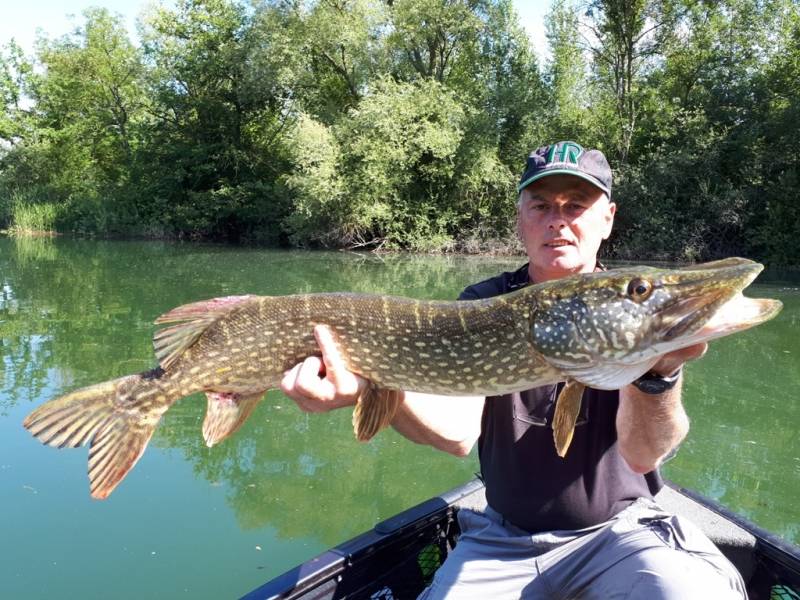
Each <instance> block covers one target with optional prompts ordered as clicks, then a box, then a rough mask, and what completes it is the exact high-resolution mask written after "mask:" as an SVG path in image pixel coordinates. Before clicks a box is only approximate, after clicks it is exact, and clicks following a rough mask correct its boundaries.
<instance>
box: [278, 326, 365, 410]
mask: <svg viewBox="0 0 800 600" xmlns="http://www.w3.org/2000/svg"><path fill="white" fill-rule="evenodd" d="M314 337H315V338H317V344H319V349H320V351H321V352H322V357H319V356H309V357H308V358H307V359H305V360H304V361H303V362H301V363H300V364H297V365H295V366H294V367H293V368H292V369H290V370H288V371H286V373H284V374H283V379H282V380H281V391H282V392H283V393H284V394H286V395H287V396H289V398H291V399H292V400H294V401H295V402H296V403H297V405H298V406H299V407H300V408H301V409H302V410H304V411H306V412H327V411H329V410H333V409H335V408H342V407H343V406H353V405H355V404H356V401H357V400H358V398H359V396H360V395H361V394H362V393H363V391H364V390H365V389H366V387H367V385H369V382H368V381H367V380H366V379H364V378H363V377H361V376H359V375H356V374H355V373H352V372H351V371H348V370H347V367H346V366H345V362H344V358H343V357H342V355H341V353H340V352H339V348H338V347H337V346H336V343H335V342H334V340H333V335H332V334H331V331H330V329H328V328H327V327H326V326H325V325H317V326H316V327H315V328H314Z"/></svg>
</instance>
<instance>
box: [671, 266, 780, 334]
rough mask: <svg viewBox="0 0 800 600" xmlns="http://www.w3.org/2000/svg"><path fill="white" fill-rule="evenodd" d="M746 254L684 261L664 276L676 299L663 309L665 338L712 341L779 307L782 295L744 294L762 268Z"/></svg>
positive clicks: (760, 319)
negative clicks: (697, 262)
mask: <svg viewBox="0 0 800 600" xmlns="http://www.w3.org/2000/svg"><path fill="white" fill-rule="evenodd" d="M763 268H764V267H763V265H760V264H759V263H756V262H753V261H751V260H747V259H744V258H727V259H724V260H718V261H714V262H710V263H705V264H702V265H695V266H690V267H684V268H682V269H679V270H677V271H675V272H674V273H673V274H670V275H667V276H665V277H664V278H663V280H662V284H663V286H664V288H665V289H667V290H668V291H669V292H670V293H671V294H672V295H674V297H675V300H674V301H673V302H672V303H670V304H668V305H667V306H665V307H664V309H663V310H662V311H660V314H659V317H660V320H661V336H660V337H661V339H662V341H663V342H668V343H669V342H675V341H677V340H680V341H681V344H680V345H681V346H683V345H689V344H695V343H699V342H705V341H709V340H712V339H715V338H718V337H722V336H725V335H729V334H731V333H735V332H737V331H742V330H745V329H749V328H750V327H753V326H755V325H758V324H760V323H763V322H764V321H767V320H769V319H771V318H772V317H774V316H775V315H776V314H778V312H780V310H781V308H782V306H783V304H782V303H781V302H780V301H779V300H772V299H756V298H747V297H745V296H744V295H743V294H742V290H744V289H745V288H746V287H747V286H748V285H750V284H751V283H752V282H753V280H754V279H755V278H756V277H757V276H758V274H759V273H760V272H761V271H762V270H763Z"/></svg>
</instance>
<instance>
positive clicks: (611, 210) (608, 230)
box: [603, 200, 617, 240]
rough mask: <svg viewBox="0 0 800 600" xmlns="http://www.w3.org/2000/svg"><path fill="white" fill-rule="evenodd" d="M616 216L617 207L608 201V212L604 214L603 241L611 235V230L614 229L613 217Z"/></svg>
mask: <svg viewBox="0 0 800 600" xmlns="http://www.w3.org/2000/svg"><path fill="white" fill-rule="evenodd" d="M615 214H617V205H616V204H614V203H613V202H611V201H610V200H609V202H608V212H607V213H606V230H605V232H604V233H603V239H604V240H607V239H608V237H609V236H610V235H611V229H612V227H614V215H615Z"/></svg>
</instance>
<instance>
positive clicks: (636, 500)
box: [282, 142, 746, 600]
mask: <svg viewBox="0 0 800 600" xmlns="http://www.w3.org/2000/svg"><path fill="white" fill-rule="evenodd" d="M518 191H519V201H518V204H517V230H518V234H519V236H520V239H521V240H522V242H523V244H524V246H525V251H526V253H527V255H528V260H529V263H528V264H527V265H525V266H524V267H522V268H521V269H519V270H517V271H516V272H513V273H504V274H503V275H500V276H498V277H495V278H492V279H489V280H486V281H483V282H481V283H478V284H476V285H473V286H470V287H468V288H467V289H466V290H464V292H463V293H462V294H461V298H462V299H476V298H485V297H490V296H495V295H499V294H503V293H507V292H510V291H511V290H513V289H517V288H519V287H522V286H525V285H528V284H530V283H538V282H543V281H548V280H552V279H559V278H562V277H566V276H568V275H572V274H576V273H589V272H592V271H594V270H596V269H599V268H602V267H601V266H600V265H599V263H598V261H597V253H598V250H599V248H600V244H601V243H602V242H603V240H605V239H606V238H608V236H609V235H610V233H611V228H612V225H613V222H614V214H615V212H616V205H615V204H614V203H613V202H611V199H610V196H611V169H610V167H609V165H608V162H607V161H606V159H605V157H604V156H603V154H602V153H601V152H599V151H597V150H588V151H587V150H584V149H583V148H581V147H580V146H579V145H578V144H575V143H574V142H559V143H556V144H552V145H550V146H544V147H542V148H539V149H538V150H536V151H534V152H533V153H531V155H530V157H529V158H528V161H527V164H526V168H525V171H524V172H523V175H522V178H521V180H520V184H519V188H518ZM315 334H316V336H317V340H318V342H319V344H320V348H321V350H322V358H321V359H320V358H316V357H312V358H309V359H307V360H306V361H304V362H303V363H302V364H300V365H297V366H296V367H295V368H293V369H292V370H291V371H288V372H287V373H286V375H285V377H284V380H283V382H282V389H283V391H284V392H285V393H286V394H287V395H289V396H290V397H292V398H293V399H294V400H295V401H296V402H297V404H298V405H299V406H300V407H301V408H302V409H303V410H306V411H311V412H319V411H326V410H330V409H332V408H337V407H341V406H348V405H352V404H354V403H355V401H356V398H357V397H358V395H359V394H360V392H361V391H362V390H363V389H364V386H365V385H366V382H365V380H363V379H362V378H360V377H358V376H356V375H354V374H352V373H350V372H348V371H347V370H346V369H345V368H344V367H343V363H342V360H341V357H340V356H339V354H338V351H337V348H336V344H335V340H334V339H333V338H332V335H331V332H330V331H329V330H327V329H326V328H324V327H318V328H317V330H316V331H315ZM705 350H706V345H705V344H700V345H696V346H692V347H689V348H684V349H682V350H679V351H675V352H672V353H670V354H667V355H665V356H664V357H662V359H661V360H660V361H659V362H658V363H657V364H656V365H655V366H654V367H653V369H652V370H651V371H650V372H649V373H648V374H646V375H645V376H643V377H642V378H641V379H639V380H637V381H636V382H634V383H633V384H631V385H628V386H625V387H624V388H623V389H621V390H619V391H601V390H594V389H591V388H587V389H586V391H585V392H584V395H583V401H582V409H581V415H580V417H579V419H578V425H577V427H576V431H575V436H574V439H573V441H572V445H571V446H570V449H569V452H568V453H567V455H566V457H565V458H563V459H562V458H560V457H558V456H557V455H556V452H555V448H554V445H553V434H552V425H551V423H552V418H553V411H554V405H555V399H556V397H557V396H558V393H559V391H560V389H561V384H559V385H558V386H544V387H540V388H536V389H533V390H528V391H525V392H522V393H517V394H512V395H507V396H502V397H494V398H486V399H484V398H474V397H473V398H453V397H432V396H426V395H423V394H416V393H411V392H406V393H405V396H404V400H403V403H402V404H401V407H400V409H399V411H398V414H397V416H396V417H395V419H394V421H393V422H392V426H393V427H394V428H395V429H396V430H397V431H399V432H400V433H401V434H403V435H404V436H406V437H407V438H409V439H411V440H413V441H415V442H418V443H423V444H429V445H431V446H434V447H436V448H439V449H440V450H444V451H446V452H450V453H453V454H456V455H459V456H465V455H467V454H468V453H469V451H470V449H471V448H472V446H473V445H474V443H475V441H476V440H477V441H478V449H479V457H480V463H481V472H482V476H483V479H484V481H485V483H486V497H487V501H488V507H487V509H486V512H485V513H476V512H473V511H461V512H460V513H459V522H460V525H461V529H462V536H461V538H460V540H459V543H458V545H457V546H456V549H455V550H454V552H453V553H451V555H450V557H448V559H447V561H446V562H445V564H444V565H443V566H442V567H441V568H440V569H439V571H438V572H437V574H436V576H435V578H434V581H433V583H432V585H431V586H430V587H429V588H428V589H427V590H426V591H425V592H424V593H423V594H422V596H421V598H425V599H426V600H431V599H434V598H435V599H439V598H459V599H461V598H470V599H475V600H478V599H487V598H492V599H493V598H520V597H522V598H577V597H580V598H598V599H600V598H647V599H648V600H655V599H659V598H665V599H666V598H669V599H678V598H680V599H681V600H686V599H692V598H698V599H699V598H704V599H705V598H715V599H718V598H742V597H746V593H745V591H744V584H743V583H742V580H741V577H740V576H739V574H738V573H737V572H736V570H735V569H734V567H733V566H732V565H731V564H730V563H729V562H728V561H727V560H726V559H725V558H724V557H723V556H722V555H721V554H720V553H719V551H718V550H717V549H716V548H715V547H714V545H713V544H712V543H711V542H710V541H709V540H708V539H707V538H705V536H704V535H703V534H702V533H701V532H700V531H699V530H698V529H697V528H696V527H694V526H693V525H692V524H690V523H687V522H686V521H685V520H684V519H681V518H679V517H675V516H671V515H668V514H665V513H664V512H663V511H662V510H661V509H660V508H659V507H658V506H657V505H656V504H655V502H654V501H653V500H652V498H653V495H654V494H655V493H656V492H657V491H658V490H659V489H660V488H661V487H662V485H663V482H662V480H661V477H660V475H659V473H658V466H659V464H660V463H661V462H662V461H663V460H664V459H665V458H666V457H667V456H669V455H670V454H671V453H672V452H674V450H675V449H676V448H677V446H678V444H679V443H680V442H681V440H682V439H683V438H684V436H685V435H686V433H687V431H688V428H689V425H688V419H687V416H686V413H685V412H684V410H683V406H682V404H681V383H682V376H681V366H682V365H683V363H684V362H686V361H687V360H691V359H694V358H699V357H700V356H702V355H703V354H704V353H705Z"/></svg>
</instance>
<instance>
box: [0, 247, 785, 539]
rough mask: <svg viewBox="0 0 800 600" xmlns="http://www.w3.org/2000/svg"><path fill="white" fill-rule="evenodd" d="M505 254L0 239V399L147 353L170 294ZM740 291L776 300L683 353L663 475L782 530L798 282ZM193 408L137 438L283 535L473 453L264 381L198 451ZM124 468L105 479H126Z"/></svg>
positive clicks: (264, 286) (401, 279) (379, 274)
mask: <svg viewBox="0 0 800 600" xmlns="http://www.w3.org/2000/svg"><path fill="white" fill-rule="evenodd" d="M518 262H519V261H518V260H510V261H491V260H488V259H467V258H463V257H430V258H428V257H408V256H394V255H393V256H388V257H374V256H371V255H356V254H352V253H312V252H269V251H260V250H252V249H236V248H228V247H217V246H201V245H189V244H186V245H182V244H162V243H153V242H146V243H145V242H79V241H72V240H65V239H50V238H21V239H14V240H8V239H0V344H2V346H1V347H2V363H3V370H2V373H0V412H2V414H7V413H8V412H9V411H10V410H11V409H13V408H15V407H17V406H18V405H21V406H24V408H25V412H27V410H29V409H30V408H32V407H33V406H35V405H37V404H39V403H41V402H44V401H45V400H47V399H49V398H50V397H52V396H54V395H57V394H59V393H62V392H64V391H67V390H69V389H73V388H75V387H78V386H82V385H88V384H91V383H96V382H99V381H102V380H107V379H110V378H113V377H118V376H121V375H123V374H127V373H132V372H138V371H142V370H145V369H148V368H151V367H152V366H153V365H154V362H155V361H154V357H153V350H152V346H151V336H152V333H153V330H154V328H153V325H152V322H153V320H154V318H155V317H156V316H158V315H159V314H161V313H163V312H165V311H166V310H168V309H170V308H172V307H174V306H177V305H180V304H182V303H186V302H191V301H196V300H198V299H202V298H211V297H215V296H224V295H232V294H242V293H255V294H271V295H276V294H288V293H297V292H313V291H336V290H352V291H360V292H379V293H391V294H398V295H408V296H413V297H418V298H452V297H453V296H455V295H456V294H457V292H458V291H459V290H460V289H462V288H463V287H464V286H465V285H467V284H468V283H471V282H474V281H477V280H480V279H482V278H484V277H487V276H489V275H490V274H493V273H495V272H497V271H499V270H502V269H511V268H514V267H515V266H517V264H518ZM753 295H762V296H770V297H778V298H780V299H782V300H783V301H784V303H785V309H784V312H783V313H782V314H781V315H780V316H779V317H778V318H777V319H776V320H774V321H772V322H770V323H768V324H767V325H765V326H762V327H759V328H757V329H755V330H753V331H751V332H747V333H746V334H742V335H738V336H734V337H732V338H727V339H724V340H721V341H719V342H717V343H715V344H713V345H712V348H711V350H710V351H709V354H708V356H707V357H706V358H705V359H703V360H702V361H699V362H697V363H693V364H692V365H690V366H689V367H688V373H689V375H688V381H687V386H686V396H685V398H686V405H687V410H688V412H689V414H690V417H691V418H692V431H691V433H690V436H689V438H688V439H687V441H686V442H685V444H684V446H683V448H682V449H681V451H680V453H679V454H678V456H677V457H676V458H675V459H674V460H673V461H671V462H670V463H669V465H668V467H667V474H668V476H670V477H672V478H673V479H675V480H676V481H678V482H680V483H681V484H683V485H687V486H689V487H693V488H696V489H698V490H700V491H701V492H704V493H706V494H709V495H710V496H712V497H714V498H715V499H718V500H720V501H721V502H723V503H725V504H727V505H728V506H730V507H731V508H733V509H734V510H737V511H740V512H742V513H743V514H744V515H746V516H748V517H750V518H753V519H754V520H756V521H757V522H759V523H760V524H762V525H763V526H765V527H767V528H769V529H772V530H775V531H776V532H778V533H779V534H781V535H784V536H786V537H787V538H788V539H790V540H793V541H795V542H798V541H800V537H799V536H798V528H797V525H796V523H797V522H798V521H800V509H799V508H798V505H797V503H796V502H795V498H794V494H795V493H796V482H797V476H798V473H800V462H798V461H799V460H800V459H799V458H798V457H800V444H799V443H798V440H797V435H796V431H795V427H794V425H793V424H795V423H797V422H798V417H799V416H800V409H799V408H798V406H797V404H796V403H795V402H794V401H793V398H794V395H795V393H796V392H795V390H797V389H798V388H800V371H799V370H798V368H797V367H798V357H800V335H798V334H800V322H798V314H800V294H799V293H798V292H797V290H796V289H787V288H785V287H780V288H779V287H771V286H762V287H761V288H760V289H758V292H757V294H755V293H754V294H753ZM764 374H769V376H764ZM204 410H205V399H204V398H202V397H201V396H197V395H196V396H192V397H190V398H187V399H185V400H183V401H181V402H179V403H178V404H177V405H176V406H175V407H174V408H173V409H172V410H170V411H169V412H168V413H167V415H166V416H165V418H164V422H163V423H162V425H161V426H160V427H159V428H158V429H157V431H156V435H155V437H154V440H153V442H152V444H153V446H155V447H158V448H162V449H172V450H177V451H178V452H179V453H180V455H182V456H183V458H184V460H185V461H186V463H188V464H189V465H191V468H192V470H193V471H194V473H195V474H196V476H197V477H198V478H200V479H201V480H202V481H205V482H207V484H208V486H213V487H221V488H222V489H224V492H225V494H226V501H227V503H228V506H229V507H230V509H231V510H232V512H233V514H234V515H235V518H236V520H237V522H238V523H239V526H240V527H241V528H242V529H244V530H257V529H261V528H265V527H269V528H271V529H272V530H274V531H275V532H276V535H277V537H278V538H281V539H285V540H291V539H298V538H307V537H313V538H314V539H316V540H319V541H320V542H321V543H322V544H324V545H325V546H328V545H332V544H335V543H337V542H339V541H341V540H342V539H344V538H346V537H348V536H350V535H353V534H354V533H357V532H358V531H360V530H363V529H366V528H367V527H369V526H371V525H372V524H373V523H374V522H375V521H377V520H379V519H381V518H385V517H388V516H390V515H391V514H393V513H395V512H397V511H398V510H401V509H402V508H404V507H407V506H408V505H409V504H411V503H413V502H416V501H419V500H421V499H422V498H424V497H425V496H427V495H428V494H430V493H435V492H437V491H441V490H443V489H446V488H448V487H450V486H452V485H455V484H456V483H459V482H461V481H464V480H466V479H467V478H469V477H471V475H472V473H473V471H474V469H475V464H474V461H473V460H468V461H463V460H458V459H454V458H451V457H447V456H444V455H443V454H441V453H436V452H434V451H432V450H430V449H426V448H421V447H417V446H414V445H412V444H410V443H408V442H406V441H403V440H401V439H400V438H399V437H398V436H396V435H395V434H393V433H391V432H388V433H384V434H382V435H381V436H379V438H378V439H376V440H375V441H373V442H372V443H370V444H368V445H361V444H358V443H357V442H356V441H355V440H353V437H352V431H351V424H350V416H349V415H348V414H344V413H345V412H346V411H340V412H339V413H334V414H329V415H313V416H309V415H306V414H303V413H301V412H299V411H298V410H297V409H296V408H295V407H294V405H293V404H292V403H291V401H289V400H288V399H286V398H284V397H283V396H282V395H281V394H279V393H277V392H272V393H270V394H268V395H267V397H266V399H265V401H264V402H262V404H261V406H260V407H259V409H258V410H257V411H256V412H255V413H254V415H253V416H252V417H251V419H250V421H249V422H248V423H247V425H246V426H245V427H244V428H243V429H242V430H241V431H240V432H239V433H238V434H237V435H236V436H234V437H233V438H232V439H230V440H227V441H226V442H224V443H223V444H221V445H219V446H217V447H215V448H213V449H208V448H206V447H205V445H204V443H203V440H202V437H201V434H200V428H201V423H202V418H203V412H204ZM30 443H31V444H33V442H32V441H31V442H30ZM31 447H32V446H31ZM51 452H55V451H51ZM65 452H66V451H65ZM71 452H81V451H71ZM57 462H58V461H55V460H54V461H53V463H57ZM139 468H142V467H141V466H140V467H139ZM69 476H70V477H74V478H80V477H82V476H83V473H82V472H77V471H76V472H74V473H70V474H69ZM127 483H128V482H124V483H123V484H122V486H121V487H120V488H119V489H118V490H117V492H116V494H129V493H130V494H132V493H135V492H133V488H134V487H135V486H134V484H130V485H126V484H127ZM159 492H160V493H167V492H166V491H165V490H159ZM87 493H88V491H87ZM150 493H153V491H152V490H151V491H150ZM170 493H184V492H183V491H181V490H177V491H176V490H171V491H170ZM186 502H189V503H190V502H192V499H191V498H187V499H186Z"/></svg>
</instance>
